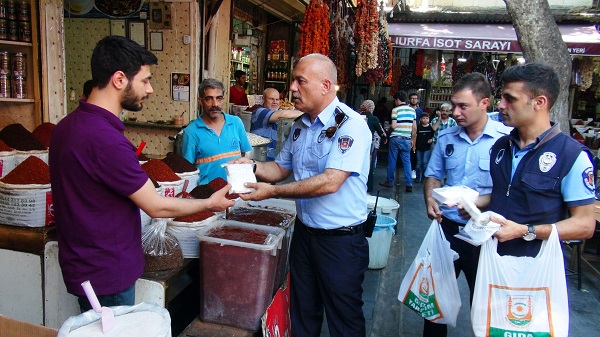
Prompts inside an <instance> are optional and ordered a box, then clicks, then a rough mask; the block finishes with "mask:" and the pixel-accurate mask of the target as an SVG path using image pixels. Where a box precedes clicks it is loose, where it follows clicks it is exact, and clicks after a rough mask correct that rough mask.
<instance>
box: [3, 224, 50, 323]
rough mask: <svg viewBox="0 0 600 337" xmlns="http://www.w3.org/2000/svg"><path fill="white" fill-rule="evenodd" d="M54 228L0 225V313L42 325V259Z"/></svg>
mask: <svg viewBox="0 0 600 337" xmlns="http://www.w3.org/2000/svg"><path fill="white" fill-rule="evenodd" d="M54 233H55V228H54V227H36V228H29V227H17V226H6V225H0V266H1V267H0V314H1V315H5V316H8V317H11V318H14V319H18V320H21V321H25V322H28V323H32V324H44V300H45V298H44V296H45V292H44V286H43V284H44V282H45V280H44V277H45V276H46V273H45V271H44V266H45V263H44V259H45V248H46V244H47V243H48V242H51V241H52V240H53V239H54Z"/></svg>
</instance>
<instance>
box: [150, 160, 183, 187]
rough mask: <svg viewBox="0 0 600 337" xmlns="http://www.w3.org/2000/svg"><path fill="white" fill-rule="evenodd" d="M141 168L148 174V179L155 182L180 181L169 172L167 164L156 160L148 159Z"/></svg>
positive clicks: (171, 171) (173, 173)
mask: <svg viewBox="0 0 600 337" xmlns="http://www.w3.org/2000/svg"><path fill="white" fill-rule="evenodd" d="M142 168H143V169H144V171H146V173H147V174H148V177H150V178H152V179H154V180H155V181H158V182H161V181H177V180H181V178H179V176H177V175H176V174H175V172H173V170H171V168H170V167H168V166H167V164H165V163H163V162H162V161H160V160H158V159H150V160H148V161H147V162H145V163H144V164H142Z"/></svg>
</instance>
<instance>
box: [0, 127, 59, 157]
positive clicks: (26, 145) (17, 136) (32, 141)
mask: <svg viewBox="0 0 600 337" xmlns="http://www.w3.org/2000/svg"><path fill="white" fill-rule="evenodd" d="M0 139H2V141H4V143H6V145H8V146H10V147H12V148H13V149H15V150H19V151H36V150H47V149H48V147H47V146H44V144H42V143H40V141H39V140H37V139H36V138H35V137H34V136H33V135H32V134H31V132H29V130H27V129H26V128H25V127H24V126H23V125H22V124H19V123H16V124H10V125H7V126H5V127H4V129H2V130H1V131H0Z"/></svg>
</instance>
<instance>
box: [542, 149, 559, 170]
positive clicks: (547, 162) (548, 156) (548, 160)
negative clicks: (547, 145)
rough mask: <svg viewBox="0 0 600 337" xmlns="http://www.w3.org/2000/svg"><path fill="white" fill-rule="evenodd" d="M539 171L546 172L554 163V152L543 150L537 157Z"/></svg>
mask: <svg viewBox="0 0 600 337" xmlns="http://www.w3.org/2000/svg"><path fill="white" fill-rule="evenodd" d="M539 164H540V171H542V172H544V173H546V172H548V171H550V169H551V168H552V167H553V166H554V164H556V154H554V153H553V152H544V154H542V155H541V156H540V159H539Z"/></svg>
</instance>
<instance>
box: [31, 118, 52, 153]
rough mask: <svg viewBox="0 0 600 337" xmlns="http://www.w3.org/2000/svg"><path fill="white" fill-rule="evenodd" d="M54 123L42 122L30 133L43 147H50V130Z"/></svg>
mask: <svg viewBox="0 0 600 337" xmlns="http://www.w3.org/2000/svg"><path fill="white" fill-rule="evenodd" d="M55 127H56V124H54V123H50V122H47V123H42V124H40V125H39V126H38V127H37V128H35V130H33V132H32V133H31V134H32V135H33V136H34V137H35V139H37V140H38V141H39V142H40V143H42V144H43V145H44V146H45V147H50V139H51V138H52V132H53V131H54V128H55Z"/></svg>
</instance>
